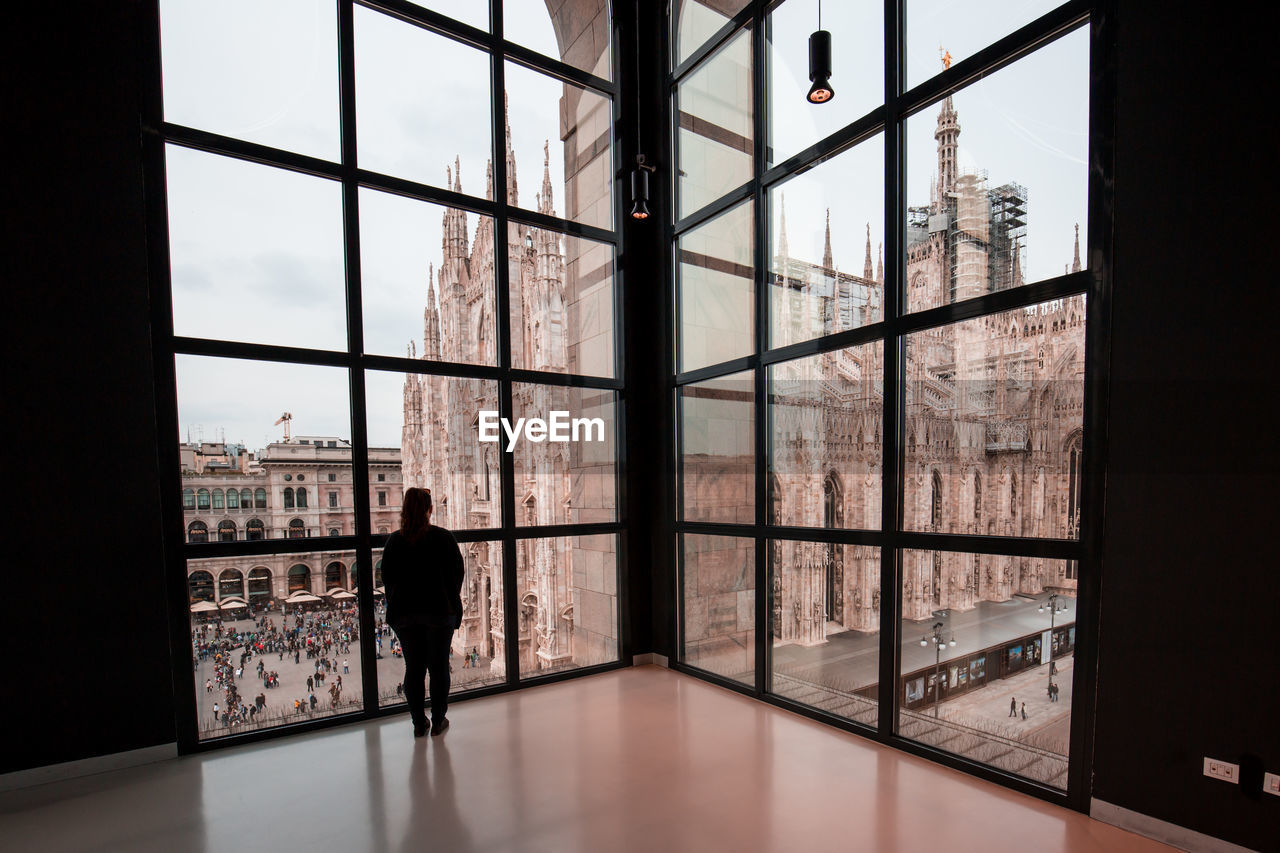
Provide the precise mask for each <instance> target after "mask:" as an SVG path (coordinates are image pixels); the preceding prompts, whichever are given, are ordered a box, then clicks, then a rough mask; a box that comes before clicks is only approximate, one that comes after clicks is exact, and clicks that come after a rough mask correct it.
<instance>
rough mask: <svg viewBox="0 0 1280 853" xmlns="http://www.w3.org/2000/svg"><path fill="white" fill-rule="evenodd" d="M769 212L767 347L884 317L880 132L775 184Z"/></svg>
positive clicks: (858, 325)
mask: <svg viewBox="0 0 1280 853" xmlns="http://www.w3.org/2000/svg"><path fill="white" fill-rule="evenodd" d="M769 213H770V219H771V221H772V229H771V234H770V239H771V242H772V246H771V251H770V252H769V255H770V273H771V275H770V278H769V283H770V287H769V332H770V337H769V344H770V346H773V347H779V346H785V345H787V344H793V343H798V342H800V341H807V340H810V339H812V338H816V337H821V336H823V335H830V334H834V333H835V332H843V331H846V330H848V329H854V328H858V327H860V326H866V325H869V324H871V323H876V322H879V321H880V320H881V319H882V316H883V315H882V311H883V303H884V242H883V236H884V138H883V137H882V136H880V135H878V134H877V135H876V136H874V137H872V138H871V139H869V140H867V141H865V142H862V143H860V144H859V145H857V146H856V147H854V148H852V149H850V150H848V151H845V152H843V153H842V154H838V155H837V156H835V157H833V158H832V159H830V160H827V161H825V162H823V163H821V164H820V165H818V166H816V167H815V168H812V169H810V170H808V171H805V172H802V173H800V174H798V175H796V176H795V177H793V178H789V179H787V180H786V181H785V182H783V183H781V184H777V185H775V186H773V187H771V188H770V189H769ZM864 228H865V232H864V231H863V229H864ZM864 233H865V235H866V237H865V240H866V242H865V249H864V251H863V252H862V257H861V258H860V259H859V258H858V256H857V254H853V252H856V251H857V246H858V243H860V242H862V240H861V238H862V237H863V234H864ZM873 237H874V240H875V242H874V248H873V243H872V240H873ZM850 250H852V252H850ZM851 254H852V257H850V255H851ZM859 260H861V270H860V272H859V271H857V270H859V266H858V261H859ZM842 266H843V269H841V267H842Z"/></svg>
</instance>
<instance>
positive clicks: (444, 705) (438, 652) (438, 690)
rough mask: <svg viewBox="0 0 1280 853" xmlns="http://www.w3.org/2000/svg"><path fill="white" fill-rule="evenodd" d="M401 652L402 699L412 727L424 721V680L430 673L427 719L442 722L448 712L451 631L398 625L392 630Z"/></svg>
mask: <svg viewBox="0 0 1280 853" xmlns="http://www.w3.org/2000/svg"><path fill="white" fill-rule="evenodd" d="M395 632H396V636H397V637H399V638H400V648H401V649H403V650H404V698H405V699H406V700H407V701H408V703H409V716H410V717H412V718H413V722H414V725H421V724H423V723H425V722H426V721H427V715H426V712H425V711H424V706H425V705H426V700H427V691H426V678H427V673H428V672H430V673H431V719H433V720H443V719H444V715H445V712H446V711H448V710H449V646H450V644H451V643H452V642H453V629H452V628H433V627H431V626H429V625H401V626H400V627H398V628H396V629H395Z"/></svg>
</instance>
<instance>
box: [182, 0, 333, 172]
mask: <svg viewBox="0 0 1280 853" xmlns="http://www.w3.org/2000/svg"><path fill="white" fill-rule="evenodd" d="M160 30H161V52H162V55H163V63H164V117H165V120H166V121H170V122H173V123H175V124H183V125H187V126H189V127H197V128H200V129H201V130H208V131H212V132H214V133H220V134H223V135H224V136H234V137H237V138H239V139H244V140H247V141H249V142H257V143H260V144H262V145H270V146H272V147H274V148H283V149H285V150H288V151H296V152H297V153H299V154H307V155H310V156H312V157H322V158H324V159H327V160H335V161H336V160H337V159H338V158H339V156H340V148H339V127H338V115H339V113H338V17H337V15H336V14H335V12H334V5H333V3H332V2H326V0H279V2H273V3H261V2H255V1H254V0H229V2H223V3H204V2H201V1H200V0H162V2H161V3H160Z"/></svg>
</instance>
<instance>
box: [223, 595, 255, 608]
mask: <svg viewBox="0 0 1280 853" xmlns="http://www.w3.org/2000/svg"><path fill="white" fill-rule="evenodd" d="M219 606H220V607H221V608H222V609H223V610H235V609H236V608H237V607H248V606H249V604H248V602H246V601H245V600H244V599H242V598H224V599H223V600H222V604H221V605H219Z"/></svg>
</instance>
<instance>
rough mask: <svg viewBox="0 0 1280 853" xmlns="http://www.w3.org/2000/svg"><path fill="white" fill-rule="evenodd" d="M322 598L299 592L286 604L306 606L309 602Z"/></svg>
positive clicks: (286, 601) (289, 598) (290, 597)
mask: <svg viewBox="0 0 1280 853" xmlns="http://www.w3.org/2000/svg"><path fill="white" fill-rule="evenodd" d="M319 600H320V596H318V595H312V594H311V593H309V592H303V591H302V590H298V591H297V592H295V593H294V594H293V595H291V596H289V597H288V598H286V599H285V600H284V602H285V604H305V603H306V602H308V601H319Z"/></svg>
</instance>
